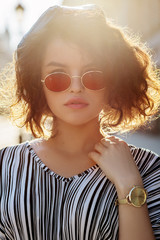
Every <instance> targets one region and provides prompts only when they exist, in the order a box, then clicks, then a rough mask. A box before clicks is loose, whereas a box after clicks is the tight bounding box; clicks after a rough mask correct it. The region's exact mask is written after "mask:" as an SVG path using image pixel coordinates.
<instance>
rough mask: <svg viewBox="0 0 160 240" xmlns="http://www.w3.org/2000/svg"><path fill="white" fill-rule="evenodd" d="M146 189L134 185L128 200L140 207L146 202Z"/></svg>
mask: <svg viewBox="0 0 160 240" xmlns="http://www.w3.org/2000/svg"><path fill="white" fill-rule="evenodd" d="M146 198H147V195H146V191H145V189H143V188H141V187H134V188H133V189H132V190H131V191H130V194H129V200H130V202H131V204H132V205H134V206H135V207H141V206H142V205H143V204H144V203H145V202H146Z"/></svg>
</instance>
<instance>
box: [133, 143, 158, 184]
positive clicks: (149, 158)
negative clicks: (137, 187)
mask: <svg viewBox="0 0 160 240" xmlns="http://www.w3.org/2000/svg"><path fill="white" fill-rule="evenodd" d="M129 147H130V151H131V154H132V156H133V158H134V160H135V163H136V165H137V167H138V169H139V172H140V174H141V176H142V178H143V180H144V181H145V180H146V181H148V180H149V181H150V182H151V180H152V179H153V180H156V181H159V183H160V157H159V155H158V154H156V153H155V152H153V151H151V150H149V149H144V148H139V147H135V146H133V145H129Z"/></svg>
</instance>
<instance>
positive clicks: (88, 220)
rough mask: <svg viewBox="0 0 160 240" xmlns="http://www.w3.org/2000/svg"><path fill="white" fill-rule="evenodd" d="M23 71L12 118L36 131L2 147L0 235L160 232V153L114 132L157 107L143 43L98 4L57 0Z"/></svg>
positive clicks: (29, 37)
mask: <svg viewBox="0 0 160 240" xmlns="http://www.w3.org/2000/svg"><path fill="white" fill-rule="evenodd" d="M140 45H141V46H140ZM15 71H16V96H15V97H16V101H15V102H14V103H13V104H12V118H13V119H14V120H15V121H16V120H18V121H20V120H21V123H22V125H25V126H26V127H27V128H28V129H30V130H31V131H32V134H33V136H34V137H36V139H35V140H34V141H31V142H29V141H27V142H25V143H22V144H19V145H16V146H12V147H6V148H4V149H2V150H1V158H0V173H1V174H0V239H10V240H11V239H12V240H13V239H17V240H22V239H23V240H24V239H25V240H27V239H32V240H36V239H37V240H40V239H43V240H45V239H46V240H49V239H50V240H51V239H52V240H53V239H54V240H62V239H63V240H82V239H85V240H108V239H112V240H113V239H120V240H128V239H129V240H132V239H133V240H135V239H136V240H152V239H160V159H159V157H158V156H157V155H156V154H155V153H153V152H151V151H149V150H145V149H141V148H136V147H134V146H128V145H127V143H125V142H124V141H122V140H121V139H119V138H117V137H114V136H112V135H111V133H114V132H117V131H118V132H124V131H129V130H133V129H136V128H137V127H138V126H140V125H142V124H144V123H145V122H146V121H147V120H149V119H150V118H151V116H153V115H155V113H156V112H157V111H158V104H159V92H160V87H159V83H158V80H157V76H156V72H155V68H154V65H153V64H152V62H151V59H150V56H149V54H148V53H147V51H146V50H145V49H144V47H143V45H142V44H140V43H138V42H136V40H135V39H133V38H131V37H129V36H128V35H124V33H123V31H122V30H121V29H120V28H119V27H116V26H114V25H113V24H111V23H110V22H109V21H108V20H106V18H105V16H104V13H103V11H102V10H101V9H100V8H99V7H98V6H96V5H85V6H80V7H66V6H53V7H51V8H49V9H48V10H47V11H46V12H44V14H43V15H42V16H41V17H40V18H39V19H38V21H37V22H36V23H35V24H34V25H33V27H32V28H31V30H30V31H29V32H28V33H27V34H26V35H25V36H24V38H23V39H22V41H21V42H20V44H19V45H18V47H17V50H16V54H15Z"/></svg>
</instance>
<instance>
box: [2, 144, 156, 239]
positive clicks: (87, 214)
mask: <svg viewBox="0 0 160 240" xmlns="http://www.w3.org/2000/svg"><path fill="white" fill-rule="evenodd" d="M130 150H131V153H132V155H133V157H134V159H135V162H136V164H137V166H138V168H139V171H140V173H141V176H142V179H143V182H144V187H145V188H146V189H147V191H148V199H147V204H148V209H149V216H150V220H151V223H152V227H153V231H154V234H155V237H156V239H160V158H159V157H158V156H157V155H156V154H155V153H153V152H150V151H148V150H144V149H141V148H136V147H134V146H130ZM117 161H118V159H117ZM116 198H117V193H116V189H115V187H114V185H113V184H112V183H111V182H110V181H109V180H108V179H107V177H106V176H105V174H104V173H103V171H102V170H101V169H100V168H99V166H98V165H97V164H96V165H94V166H92V167H90V168H89V169H87V170H86V171H84V172H82V173H80V174H78V175H75V176H73V177H70V178H65V177H62V176H60V175H58V174H56V173H55V172H53V171H51V170H50V169H49V168H48V167H47V166H45V164H44V163H43V162H42V161H41V160H40V159H39V157H38V156H37V155H36V153H35V152H34V150H33V149H32V147H31V146H30V144H29V142H25V143H22V144H19V145H17V146H12V147H7V148H4V149H2V150H1V155H0V239H1V240H4V239H7V240H13V239H16V240H109V239H110V240H115V239H118V207H117V206H115V200H116Z"/></svg>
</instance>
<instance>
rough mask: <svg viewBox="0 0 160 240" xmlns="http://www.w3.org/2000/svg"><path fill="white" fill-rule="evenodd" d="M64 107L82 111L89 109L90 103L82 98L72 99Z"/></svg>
mask: <svg viewBox="0 0 160 240" xmlns="http://www.w3.org/2000/svg"><path fill="white" fill-rule="evenodd" d="M64 105H65V106H66V107H69V108H72V109H81V108H85V107H87V106H88V103H87V102H86V101H85V100H84V99H81V98H72V99H69V100H68V101H67V102H66V103H65V104H64Z"/></svg>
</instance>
